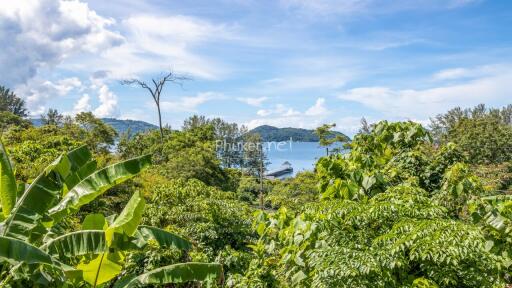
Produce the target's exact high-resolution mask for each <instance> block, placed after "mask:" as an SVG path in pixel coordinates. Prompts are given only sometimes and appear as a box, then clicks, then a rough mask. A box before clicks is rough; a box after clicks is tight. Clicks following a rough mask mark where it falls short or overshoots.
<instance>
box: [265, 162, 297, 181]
mask: <svg viewBox="0 0 512 288" xmlns="http://www.w3.org/2000/svg"><path fill="white" fill-rule="evenodd" d="M292 172H293V167H292V164H291V163H290V162H288V161H285V162H284V163H283V164H281V167H279V168H278V169H275V170H272V171H269V172H267V173H265V177H266V178H276V177H280V176H283V175H286V174H290V173H292Z"/></svg>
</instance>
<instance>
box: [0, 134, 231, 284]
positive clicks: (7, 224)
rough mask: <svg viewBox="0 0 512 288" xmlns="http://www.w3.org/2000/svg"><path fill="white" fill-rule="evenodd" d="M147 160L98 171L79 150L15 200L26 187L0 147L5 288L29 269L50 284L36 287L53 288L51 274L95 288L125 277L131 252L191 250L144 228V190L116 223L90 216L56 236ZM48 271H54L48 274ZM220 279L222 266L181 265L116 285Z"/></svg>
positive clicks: (0, 246)
mask: <svg viewBox="0 0 512 288" xmlns="http://www.w3.org/2000/svg"><path fill="white" fill-rule="evenodd" d="M150 162H151V161H150V156H149V155H148V156H142V157H138V158H134V159H131V160H127V161H124V162H121V163H117V164H114V165H111V166H108V167H106V168H103V169H100V170H96V162H95V161H94V160H92V155H91V153H90V152H89V150H88V149H87V148H85V147H80V148H77V149H75V150H73V151H71V152H69V153H66V154H63V155H62V156H60V157H59V158H58V159H56V160H55V161H54V162H53V163H52V164H50V165H49V166H48V167H47V168H46V169H45V170H44V171H43V172H42V173H41V174H40V175H39V176H38V177H37V178H36V179H35V180H34V181H32V183H31V184H30V185H29V186H28V188H27V189H26V190H24V191H23V193H21V196H20V197H19V198H17V195H18V193H17V191H18V190H19V189H20V188H19V187H24V185H17V184H16V181H15V177H14V169H13V166H12V164H11V162H10V160H9V157H8V154H7V151H6V149H5V148H4V146H3V145H2V144H1V142H0V207H1V208H2V213H1V215H3V218H4V219H3V221H2V222H1V223H0V263H2V262H4V263H6V264H4V267H6V266H5V265H8V267H10V268H9V269H8V270H7V272H4V274H3V275H0V277H2V278H3V280H2V281H0V287H2V286H4V285H7V284H8V283H9V281H11V280H12V278H13V277H15V276H16V275H17V272H18V271H20V270H22V269H26V268H28V269H29V270H30V271H32V274H33V275H32V277H36V276H37V277H39V278H38V279H43V280H45V281H46V282H44V281H43V280H38V282H37V283H47V284H49V283H52V282H54V281H56V279H52V278H51V276H48V275H55V274H57V275H58V276H59V277H61V281H63V282H66V283H67V284H69V285H72V284H79V283H84V282H85V283H88V284H89V285H91V286H92V287H97V286H98V285H102V284H104V283H106V282H109V281H114V279H115V278H116V277H118V276H119V275H120V274H121V272H122V269H123V264H124V259H125V256H126V253H129V252H130V251H134V250H140V249H144V247H146V246H147V245H148V243H156V244H158V245H159V246H160V247H164V248H168V247H175V248H177V249H181V250H184V251H188V250H189V249H191V247H192V244H191V243H190V242H189V241H188V240H186V239H184V238H183V237H181V236H179V235H176V234H173V233H171V232H168V231H165V230H162V229H159V228H156V227H150V226H143V225H139V224H140V221H141V219H142V213H143V211H144V206H145V201H144V197H143V196H142V195H141V193H140V192H135V193H134V194H133V195H132V197H131V199H130V201H129V202H128V203H127V205H126V206H125V208H124V209H123V211H122V212H121V213H120V214H119V215H118V216H117V217H115V218H113V217H105V216H104V215H101V214H90V215H88V216H87V217H85V219H84V221H83V223H82V227H81V228H82V229H81V230H79V231H75V232H71V233H67V234H63V235H59V234H58V233H56V231H57V229H52V228H53V227H54V225H55V224H57V223H59V222H60V221H62V219H64V218H65V217H67V216H69V215H70V214H72V213H75V212H76V211H78V210H79V209H80V207H81V206H83V205H85V204H87V203H89V202H91V201H92V200H94V199H95V198H97V197H98V196H100V195H102V194H103V193H104V192H105V191H107V190H108V189H109V188H111V187H113V186H114V185H117V184H119V183H121V182H123V181H126V180H128V179H130V178H132V177H134V176H135V175H137V174H138V173H140V172H141V171H142V170H144V169H145V168H147V167H148V166H149V165H150ZM47 270H51V271H54V272H55V271H57V272H56V273H53V274H51V273H45V271H47ZM221 278H222V267H221V265H220V264H215V263H194V262H192V263H179V264H175V265H170V266H166V267H162V268H159V269H156V270H154V271H149V272H147V273H146V274H143V275H128V276H126V277H123V278H122V281H117V283H116V287H140V286H143V285H148V284H166V283H183V282H188V281H206V280H219V279H221ZM41 281H42V282H41Z"/></svg>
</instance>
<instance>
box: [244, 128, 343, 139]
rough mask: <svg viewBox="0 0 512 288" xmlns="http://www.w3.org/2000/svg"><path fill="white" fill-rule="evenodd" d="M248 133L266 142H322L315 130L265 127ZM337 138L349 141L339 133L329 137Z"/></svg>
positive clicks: (336, 132)
mask: <svg viewBox="0 0 512 288" xmlns="http://www.w3.org/2000/svg"><path fill="white" fill-rule="evenodd" d="M248 133H252V134H259V135H260V136H261V139H262V140H263V141H264V142H271V141H276V142H280V141H289V140H290V139H293V141H298V142H318V141H319V140H320V139H319V137H318V135H317V134H316V133H315V130H308V129H302V128H290V127H288V128H277V127H274V126H269V125H263V126H258V127H256V128H254V129H252V130H250V131H249V132H248ZM336 136H341V137H346V138H347V139H348V137H347V136H346V135H344V134H343V133H341V132H338V131H332V135H329V136H328V138H334V137H336Z"/></svg>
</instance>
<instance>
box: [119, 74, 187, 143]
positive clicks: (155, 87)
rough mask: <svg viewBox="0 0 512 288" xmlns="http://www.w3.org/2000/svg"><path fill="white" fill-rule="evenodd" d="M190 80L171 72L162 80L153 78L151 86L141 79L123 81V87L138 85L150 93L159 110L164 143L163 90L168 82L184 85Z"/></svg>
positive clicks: (161, 136)
mask: <svg viewBox="0 0 512 288" xmlns="http://www.w3.org/2000/svg"><path fill="white" fill-rule="evenodd" d="M185 80H190V79H189V78H188V77H186V76H182V75H177V74H176V73H174V72H172V71H169V72H167V74H165V75H164V76H162V77H160V78H157V79H155V78H153V79H151V82H152V83H150V84H147V83H146V82H144V81H142V80H139V79H129V80H123V81H121V84H122V85H132V84H136V85H138V86H140V87H141V88H144V89H146V90H148V91H149V93H150V94H151V97H152V98H153V101H154V102H155V104H156V109H157V110H158V126H159V128H160V139H161V141H162V142H163V141H164V128H163V126H162V112H161V109H160V96H161V95H162V90H163V89H164V86H165V83H167V82H173V83H176V84H178V85H180V86H181V85H182V84H183V81H185Z"/></svg>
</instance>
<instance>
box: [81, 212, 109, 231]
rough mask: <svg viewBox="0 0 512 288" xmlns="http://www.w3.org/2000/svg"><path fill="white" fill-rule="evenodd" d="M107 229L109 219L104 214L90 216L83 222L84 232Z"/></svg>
mask: <svg viewBox="0 0 512 288" xmlns="http://www.w3.org/2000/svg"><path fill="white" fill-rule="evenodd" d="M107 228H108V223H107V219H105V216H103V214H89V215H87V216H85V219H84V221H83V222H82V230H106V229H107Z"/></svg>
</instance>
